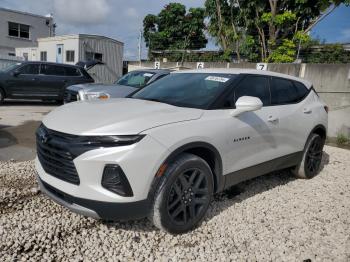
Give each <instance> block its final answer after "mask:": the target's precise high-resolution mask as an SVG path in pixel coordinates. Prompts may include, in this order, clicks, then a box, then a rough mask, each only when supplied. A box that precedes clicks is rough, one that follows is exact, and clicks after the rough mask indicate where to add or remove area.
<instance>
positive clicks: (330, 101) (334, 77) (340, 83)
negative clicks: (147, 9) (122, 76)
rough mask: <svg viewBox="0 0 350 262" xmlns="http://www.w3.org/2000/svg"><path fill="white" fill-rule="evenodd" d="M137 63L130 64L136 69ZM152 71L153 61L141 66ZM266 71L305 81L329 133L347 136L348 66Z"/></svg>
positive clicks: (170, 65)
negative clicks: (323, 111)
mask: <svg viewBox="0 0 350 262" xmlns="http://www.w3.org/2000/svg"><path fill="white" fill-rule="evenodd" d="M176 65H177V63H162V62H161V68H174V67H176ZM138 66H139V63H138V62H131V63H129V69H133V70H136V69H137V68H138ZM142 67H148V68H153V67H154V62H147V63H142ZM184 67H185V69H186V68H188V69H194V68H196V67H197V63H184ZM204 67H205V68H254V69H255V68H256V64H255V63H241V64H235V63H225V62H224V63H204ZM267 70H269V71H273V72H279V73H283V74H289V75H293V76H297V77H301V78H305V79H307V80H309V81H310V82H312V83H313V85H314V88H315V90H316V91H317V92H318V94H319V95H320V97H321V98H322V100H323V101H324V102H325V103H326V104H327V105H328V106H329V109H330V112H329V124H328V134H329V136H332V137H335V136H337V134H340V133H342V134H345V135H348V136H350V64H268V66H267Z"/></svg>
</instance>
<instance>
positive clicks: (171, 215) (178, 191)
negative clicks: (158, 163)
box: [149, 153, 214, 234]
mask: <svg viewBox="0 0 350 262" xmlns="http://www.w3.org/2000/svg"><path fill="white" fill-rule="evenodd" d="M213 191H214V187H213V175H212V172H211V169H210V167H209V165H208V164H207V163H206V162H205V161H204V160H203V159H202V158H200V157H198V156H196V155H193V154H187V153H185V154H182V155H180V156H179V157H178V158H177V159H176V160H175V161H174V162H172V163H171V164H170V165H169V166H168V168H167V170H166V171H165V173H164V174H163V178H162V180H161V182H160V186H159V188H158V190H157V192H156V195H155V199H154V204H153V207H152V210H151V213H150V217H149V218H150V220H151V222H153V224H154V225H155V226H157V227H158V228H159V229H162V230H165V231H167V232H169V233H173V234H179V233H184V232H187V231H190V230H191V229H193V228H194V227H196V226H197V225H198V224H199V222H200V221H201V220H202V219H203V218H204V216H205V213H206V211H207V209H208V207H209V204H210V201H211V198H212V195H213Z"/></svg>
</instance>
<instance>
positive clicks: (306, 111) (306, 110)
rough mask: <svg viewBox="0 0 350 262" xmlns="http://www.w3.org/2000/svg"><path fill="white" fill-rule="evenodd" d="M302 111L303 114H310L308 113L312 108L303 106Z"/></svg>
mask: <svg viewBox="0 0 350 262" xmlns="http://www.w3.org/2000/svg"><path fill="white" fill-rule="evenodd" d="M303 113H304V114H310V113H312V110H311V109H310V108H308V107H305V108H304V109H303Z"/></svg>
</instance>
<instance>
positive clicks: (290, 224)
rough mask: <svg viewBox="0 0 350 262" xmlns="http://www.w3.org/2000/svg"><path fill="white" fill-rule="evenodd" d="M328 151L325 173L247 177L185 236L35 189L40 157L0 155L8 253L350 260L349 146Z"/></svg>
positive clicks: (1, 231)
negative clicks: (78, 209) (93, 212)
mask: <svg viewBox="0 0 350 262" xmlns="http://www.w3.org/2000/svg"><path fill="white" fill-rule="evenodd" d="M325 152H326V153H325V154H324V159H323V166H322V172H321V173H320V174H319V175H318V176H317V177H315V178H313V179H311V180H296V179H294V178H293V177H291V175H290V174H289V172H286V171H284V172H279V174H269V175H266V176H263V177H260V178H257V179H254V180H251V181H248V182H244V183H242V184H239V185H238V186H236V187H233V188H232V189H230V190H228V191H226V192H224V193H223V194H220V195H217V196H215V200H214V201H213V203H212V205H211V206H210V209H209V212H208V215H207V217H206V219H205V221H204V222H203V223H202V225H201V226H200V227H199V228H197V229H196V230H194V231H193V232H191V233H188V234H184V235H180V236H173V235H170V234H166V233H164V232H161V231H159V230H157V229H156V228H155V227H153V226H152V225H151V224H150V223H149V222H148V221H147V220H146V219H144V220H141V221H132V222H125V223H113V224H106V223H102V222H100V221H96V220H93V219H90V218H83V217H81V216H79V215H76V214H73V213H71V212H69V211H67V210H66V209H65V208H63V207H60V206H58V205H56V204H54V203H53V202H52V201H50V200H49V199H47V198H46V197H45V196H43V195H42V194H41V193H40V192H38V191H37V189H36V183H35V179H34V175H35V170H34V166H33V162H32V161H29V162H0V214H1V217H0V258H1V259H0V260H5V261H11V260H21V259H23V260H26V259H30V260H34V261H38V260H40V259H41V260H66V261H67V260H75V261H78V260H94V261H95V260H101V261H102V260H103V261H105V260H110V261H116V260H121V261H135V260H136V261H142V260H158V261H168V260H171V261H178V260H198V261H228V260H239V261H267V260H274V261H275V260H278V261H281V260H282V261H304V260H306V261H329V260H333V261H350V151H348V150H344V149H338V148H333V147H325Z"/></svg>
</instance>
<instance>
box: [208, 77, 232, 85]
mask: <svg viewBox="0 0 350 262" xmlns="http://www.w3.org/2000/svg"><path fill="white" fill-rule="evenodd" d="M205 80H208V81H215V82H221V83H225V82H227V81H228V80H229V78H226V77H220V76H208V77H207V78H206V79H205Z"/></svg>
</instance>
